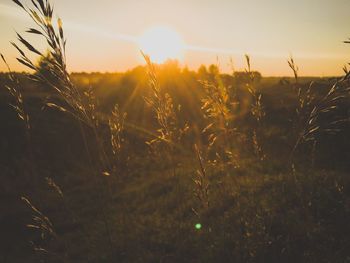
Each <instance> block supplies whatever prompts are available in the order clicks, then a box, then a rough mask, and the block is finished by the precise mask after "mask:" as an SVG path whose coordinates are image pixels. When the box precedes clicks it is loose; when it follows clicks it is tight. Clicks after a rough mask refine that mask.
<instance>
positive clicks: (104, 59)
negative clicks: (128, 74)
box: [0, 0, 350, 76]
mask: <svg viewBox="0 0 350 263" xmlns="http://www.w3.org/2000/svg"><path fill="white" fill-rule="evenodd" d="M22 1H24V2H27V3H28V4H29V3H30V1H29V0H28V1H25V0H22ZM51 2H53V3H54V6H55V13H56V14H57V17H61V18H62V20H63V27H64V29H65V32H66V37H67V62H68V68H69V70H70V71H87V72H91V71H102V72H115V71H119V72H120V71H125V70H128V69H131V68H133V67H135V66H137V65H138V64H143V63H144V62H143V60H142V56H141V54H140V46H139V45H138V44H137V42H136V41H135V39H138V38H139V37H140V36H142V35H143V34H144V32H145V31H147V30H149V29H150V28H152V27H156V26H165V27H167V28H171V29H172V30H173V31H175V32H177V34H178V35H179V36H181V38H182V39H183V41H184V43H186V48H185V50H184V55H183V57H182V59H181V61H180V63H181V65H182V66H188V67H189V68H190V69H197V68H198V67H199V66H200V65H201V64H207V65H209V64H216V63H219V65H220V68H221V69H222V71H228V70H229V69H230V68H231V67H230V66H229V62H230V58H232V60H233V63H234V68H235V69H237V70H240V69H242V68H244V54H246V53H247V54H249V55H250V56H251V61H252V68H253V69H255V70H258V71H260V72H261V73H262V74H263V75H264V76H287V75H291V71H290V69H289V68H288V64H287V59H288V58H289V57H290V56H291V55H292V56H293V57H294V59H295V61H296V63H297V64H298V66H299V69H300V75H304V76H334V75H340V74H342V67H343V66H344V65H345V64H346V63H347V62H350V45H349V44H344V43H343V41H344V40H346V39H348V38H349V37H350V26H349V25H350V15H349V10H350V1H349V0H294V1H292V0H245V1H243V0H142V1H141V0H99V1H96V0H84V1H77V0H56V1H54V0H52V1H51ZM31 26H33V23H32V22H31V21H30V20H28V19H27V18H26V15H25V14H24V12H23V11H22V10H20V9H19V8H18V7H17V6H16V5H15V4H14V3H13V2H12V1H11V0H0V35H1V38H0V52H1V53H3V54H4V55H5V56H6V57H7V59H8V61H9V62H10V65H11V67H12V68H13V69H15V70H23V67H21V66H20V65H18V63H16V61H15V56H16V51H15V50H14V48H13V47H11V45H10V43H9V42H10V41H14V40H15V39H16V34H15V31H18V32H24V30H25V29H26V28H28V27H31ZM29 39H30V40H31V41H32V42H33V43H35V44H37V45H38V46H39V47H40V48H42V49H43V50H45V45H44V44H43V43H42V42H43V41H42V39H40V38H38V37H34V38H33V37H31V36H30V37H29ZM1 70H5V67H4V65H3V64H0V71H1Z"/></svg>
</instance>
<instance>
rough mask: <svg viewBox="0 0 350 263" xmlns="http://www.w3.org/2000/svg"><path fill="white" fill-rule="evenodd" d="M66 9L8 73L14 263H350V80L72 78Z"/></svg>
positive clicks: (4, 98)
mask: <svg viewBox="0 0 350 263" xmlns="http://www.w3.org/2000/svg"><path fill="white" fill-rule="evenodd" d="M15 2H18V1H15ZM36 2H38V3H37V4H38V7H37V9H40V8H41V7H40V5H39V3H43V5H47V2H42V1H34V3H36ZM17 4H19V5H20V6H21V2H18V3H17ZM46 7H47V6H46ZM24 8H27V7H24ZM50 8H51V7H50V6H48V7H47V8H46V9H43V10H42V12H43V13H44V16H45V17H46V19H37V18H35V16H34V17H33V19H37V21H39V24H40V25H42V28H44V31H45V30H47V31H45V32H49V33H48V34H47V36H46V38H47V42H48V43H49V47H50V49H49V51H48V53H47V54H41V53H40V52H39V53H40V54H39V56H40V59H39V60H38V61H37V62H31V60H29V59H28V58H27V56H26V54H25V53H24V52H23V51H22V49H21V48H18V46H16V48H18V51H19V54H20V55H21V60H20V62H21V63H22V64H25V65H27V66H28V67H29V68H32V73H14V72H11V70H10V69H9V72H6V73H1V74H0V120H1V130H0V158H1V159H0V167H1V175H0V208H1V209H0V234H1V235H0V262H4V263H6V262H28V263H30V262H67V263H70V262H74V263H75V262H77V263H78V262H81V263H83V262H84V263H85V262H96V263H97V262H242V263H243V262H339V263H341V262H350V253H349V251H350V238H349V237H350V224H349V222H350V178H349V174H348V173H349V168H350V167H349V158H350V140H349V132H350V126H349V106H350V96H349V88H350V73H349V72H348V71H347V70H346V69H345V72H344V75H343V76H336V77H334V78H316V77H309V78H308V77H299V71H298V69H297V65H296V62H295V61H294V60H293V59H292V58H291V59H290V60H289V61H288V63H289V66H290V68H291V72H292V73H294V78H292V77H264V76H261V74H260V73H259V72H257V71H255V70H254V68H253V66H252V65H254V63H253V62H254V61H253V59H252V58H250V57H249V56H246V70H244V71H233V72H231V73H229V74H228V73H222V72H220V68H219V66H217V65H210V66H201V67H200V68H199V69H198V70H197V71H193V70H189V69H187V68H181V67H180V66H179V65H178V63H177V62H176V61H173V60H169V61H167V62H166V63H163V64H154V63H153V62H152V61H151V60H150V58H149V57H148V56H147V55H144V58H145V61H146V65H145V66H138V67H135V68H134V69H132V70H129V71H127V72H124V73H68V72H67V70H66V64H65V63H66V62H65V53H64V44H63V43H64V39H65V38H64V34H63V29H62V27H61V24H60V22H58V27H57V28H54V27H52V24H51V20H52V11H51V9H50ZM29 13H30V12H29ZM29 13H28V14H29ZM47 18H49V19H47ZM50 19H51V20H50ZM32 33H34V34H38V32H36V31H32ZM19 42H21V43H22V44H23V45H24V47H25V48H26V50H27V51H28V52H29V51H31V52H34V53H37V52H38V51H37V50H36V49H35V48H34V47H33V46H31V44H29V43H28V42H27V41H26V40H24V39H23V38H22V37H21V36H20V35H19ZM23 50H24V49H23ZM27 51H26V52H27ZM37 54H38V53H37ZM2 58H3V60H4V63H6V58H5V57H4V56H3V57H2Z"/></svg>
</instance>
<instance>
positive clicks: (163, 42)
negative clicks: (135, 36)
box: [138, 26, 185, 63]
mask: <svg viewBox="0 0 350 263" xmlns="http://www.w3.org/2000/svg"><path fill="white" fill-rule="evenodd" d="M138 44H139V46H140V49H141V51H142V52H143V53H145V54H146V55H148V56H150V58H151V60H152V61H153V62H155V63H163V62H165V61H166V60H168V59H177V60H180V61H181V60H182V59H183V55H184V48H185V43H184V41H183V40H182V38H181V37H180V35H179V34H178V33H177V32H176V31H174V30H172V29H170V28H167V27H164V26H157V27H153V28H150V29H148V30H147V31H146V32H144V34H143V35H142V36H141V37H140V39H139V41H138Z"/></svg>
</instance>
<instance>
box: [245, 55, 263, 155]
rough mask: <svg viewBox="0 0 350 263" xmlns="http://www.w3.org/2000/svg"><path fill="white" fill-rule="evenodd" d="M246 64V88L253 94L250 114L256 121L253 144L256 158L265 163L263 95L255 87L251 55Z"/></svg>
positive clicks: (246, 57) (247, 57)
mask: <svg viewBox="0 0 350 263" xmlns="http://www.w3.org/2000/svg"><path fill="white" fill-rule="evenodd" d="M245 59H246V63H247V68H246V73H247V74H248V83H247V84H246V88H247V90H248V92H249V93H250V94H251V96H252V97H253V104H252V105H251V108H250V112H251V114H252V116H253V118H254V119H255V125H254V126H255V127H254V129H253V134H252V142H253V147H254V152H255V155H256V157H257V158H258V159H259V160H260V161H263V160H265V158H266V155H265V153H264V151H263V148H262V145H261V141H262V138H261V136H262V132H261V125H262V123H261V122H262V119H263V118H264V116H265V111H264V108H263V105H262V101H261V99H262V94H261V93H259V92H258V91H257V89H256V87H255V85H254V83H255V74H254V72H253V71H252V70H251V63H250V57H249V55H247V54H246V55H245Z"/></svg>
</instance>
